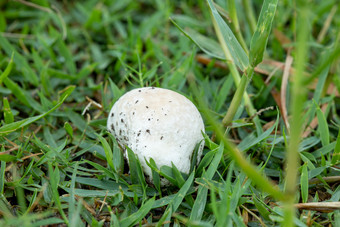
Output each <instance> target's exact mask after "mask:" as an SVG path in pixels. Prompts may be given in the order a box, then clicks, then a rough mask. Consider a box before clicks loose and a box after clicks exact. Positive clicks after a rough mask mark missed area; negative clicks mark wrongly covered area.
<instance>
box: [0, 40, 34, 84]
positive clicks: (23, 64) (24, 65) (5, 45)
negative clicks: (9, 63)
mask: <svg viewBox="0 0 340 227" xmlns="http://www.w3.org/2000/svg"><path fill="white" fill-rule="evenodd" d="M0 47H1V48H2V49H4V51H5V52H6V53H7V55H8V56H11V55H13V61H14V63H15V64H16V65H17V66H18V67H20V69H21V71H22V73H23V76H24V77H25V79H26V80H27V81H29V82H30V83H32V84H33V85H35V86H38V83H39V79H38V76H37V75H36V74H35V72H34V71H33V69H32V68H31V67H30V65H29V64H28V62H27V61H26V58H24V57H23V56H22V55H20V54H19V53H18V52H17V51H16V50H15V48H14V47H13V46H12V45H11V44H10V42H8V40H7V39H6V38H5V37H3V36H2V35H1V34H0Z"/></svg>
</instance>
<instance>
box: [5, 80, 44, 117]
mask: <svg viewBox="0 0 340 227" xmlns="http://www.w3.org/2000/svg"><path fill="white" fill-rule="evenodd" d="M4 84H5V85H6V87H7V88H8V89H10V90H11V92H12V94H13V95H14V96H15V97H16V98H17V99H18V100H19V101H20V102H22V103H23V104H24V105H25V106H28V107H32V108H33V109H35V110H36V111H38V112H40V113H43V112H44V109H43V107H42V106H41V105H40V103H38V102H37V101H35V99H34V98H32V97H31V96H30V95H28V94H27V92H26V91H25V90H24V89H22V88H21V87H20V86H19V85H18V84H17V83H16V82H14V81H13V80H11V79H10V78H6V79H4Z"/></svg>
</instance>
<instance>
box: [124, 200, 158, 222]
mask: <svg viewBox="0 0 340 227" xmlns="http://www.w3.org/2000/svg"><path fill="white" fill-rule="evenodd" d="M154 202H155V198H154V197H153V198H151V199H149V200H148V201H147V202H146V203H145V204H144V205H143V206H142V207H140V208H139V209H138V211H137V212H135V213H133V214H132V215H130V216H128V217H126V218H124V219H123V220H121V222H120V226H122V227H125V226H126V227H128V226H133V225H135V224H137V223H138V222H139V221H140V220H141V219H142V218H143V217H145V215H147V214H148V213H149V211H150V210H151V208H152V205H153V204H154Z"/></svg>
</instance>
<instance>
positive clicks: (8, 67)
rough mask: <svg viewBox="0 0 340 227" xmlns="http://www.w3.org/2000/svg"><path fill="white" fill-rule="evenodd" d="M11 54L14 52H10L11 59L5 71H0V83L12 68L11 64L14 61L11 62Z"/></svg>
mask: <svg viewBox="0 0 340 227" xmlns="http://www.w3.org/2000/svg"><path fill="white" fill-rule="evenodd" d="M13 55H14V54H12V57H11V60H10V61H9V63H8V65H7V67H6V69H5V71H4V72H3V73H1V75H0V85H1V84H2V82H3V81H4V80H5V79H6V78H7V77H8V75H9V74H10V73H11V71H12V68H13V65H14V63H13Z"/></svg>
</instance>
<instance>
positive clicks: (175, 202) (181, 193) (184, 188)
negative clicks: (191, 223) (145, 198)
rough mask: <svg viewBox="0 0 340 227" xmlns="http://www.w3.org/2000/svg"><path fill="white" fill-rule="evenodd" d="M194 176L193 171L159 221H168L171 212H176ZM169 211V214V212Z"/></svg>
mask: <svg viewBox="0 0 340 227" xmlns="http://www.w3.org/2000/svg"><path fill="white" fill-rule="evenodd" d="M194 176H195V171H193V172H192V173H191V174H190V176H189V177H188V179H187V181H186V182H185V184H184V185H183V186H182V188H181V189H180V190H179V191H178V192H177V194H176V195H175V197H174V198H173V199H172V200H171V202H170V204H169V205H168V207H167V209H166V210H165V212H164V214H163V216H162V218H161V219H164V221H170V218H171V215H172V213H173V212H176V210H177V209H178V207H179V205H180V204H181V203H182V201H183V199H184V197H185V195H186V194H187V191H188V190H189V188H190V187H191V184H192V182H193V180H194ZM170 209H171V212H169V210H170ZM164 216H166V218H163V217H164ZM164 226H169V224H164Z"/></svg>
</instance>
